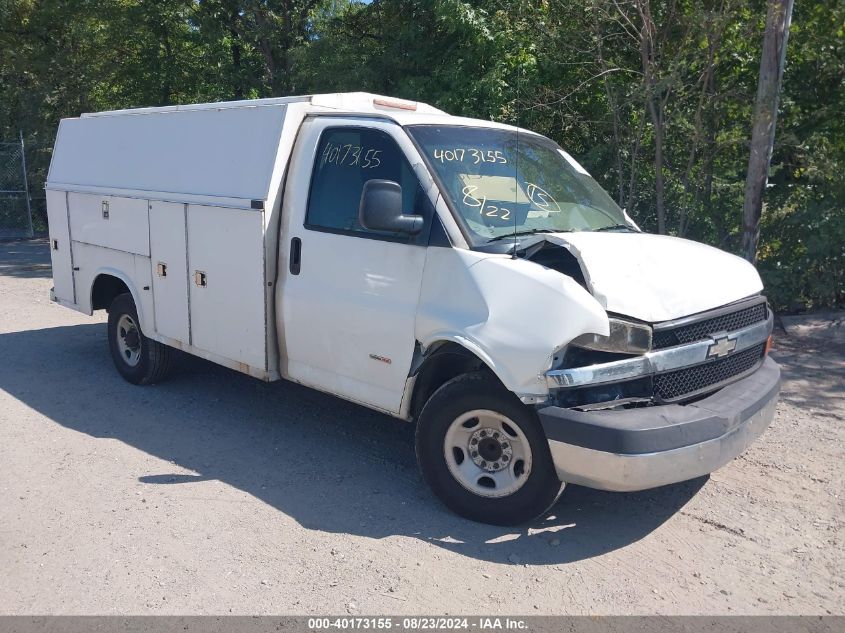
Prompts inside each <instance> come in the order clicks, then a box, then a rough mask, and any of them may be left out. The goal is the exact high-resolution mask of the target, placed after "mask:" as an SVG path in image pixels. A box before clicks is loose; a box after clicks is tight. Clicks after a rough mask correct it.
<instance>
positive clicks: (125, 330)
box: [117, 314, 141, 367]
mask: <svg viewBox="0 0 845 633" xmlns="http://www.w3.org/2000/svg"><path fill="white" fill-rule="evenodd" d="M117 348H118V350H119V351H120V356H121V358H122V359H123V361H124V362H125V363H126V364H127V365H129V366H130V367H135V366H136V365H137V364H138V363H139V362H140V361H141V331H140V330H139V329H138V326H137V325H135V321H134V320H133V319H132V317H131V316H129V315H128V314H122V315H121V316H120V319H118V321H117Z"/></svg>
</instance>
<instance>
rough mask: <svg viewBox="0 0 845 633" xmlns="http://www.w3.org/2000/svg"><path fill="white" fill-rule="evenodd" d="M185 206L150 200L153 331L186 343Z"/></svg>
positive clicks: (187, 309) (186, 271) (187, 339)
mask: <svg viewBox="0 0 845 633" xmlns="http://www.w3.org/2000/svg"><path fill="white" fill-rule="evenodd" d="M185 213H186V205H184V204H180V203H174V202H158V201H155V202H150V254H151V257H150V264H151V266H152V278H153V300H154V303H155V331H156V333H157V334H160V335H161V336H166V337H168V338H171V339H175V340H177V341H179V342H180V343H184V344H190V343H191V338H190V325H189V323H188V319H189V308H188V247H187V227H186V226H185Z"/></svg>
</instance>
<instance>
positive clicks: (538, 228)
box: [46, 93, 779, 523]
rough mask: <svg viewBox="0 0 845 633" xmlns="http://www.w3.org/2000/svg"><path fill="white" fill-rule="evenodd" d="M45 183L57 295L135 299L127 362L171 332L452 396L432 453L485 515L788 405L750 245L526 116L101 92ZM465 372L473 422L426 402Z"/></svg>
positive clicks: (422, 410) (308, 381) (289, 370)
mask: <svg viewBox="0 0 845 633" xmlns="http://www.w3.org/2000/svg"><path fill="white" fill-rule="evenodd" d="M526 148H527V149H526ZM520 157H521V160H522V161H523V164H527V165H528V166H527V167H526V172H525V174H526V175H522V174H521V173H520V171H519V161H520ZM532 160H533V161H536V165H534V166H533V167H532V165H531V164H530V163H531V161H532ZM532 170H533V171H532ZM555 170H559V171H560V173H561V174H565V178H564V177H563V175H561V177H560V178H561V180H560V182H557V181H556V176H555V173H556V172H555ZM511 173H512V174H513V175H509V174H511ZM46 188H47V208H48V216H49V229H50V240H51V249H52V250H51V252H52V261H53V276H54V288H53V290H52V293H51V296H52V298H53V299H54V300H55V301H56V302H58V303H60V304H62V305H64V306H67V307H70V308H73V309H75V310H78V311H80V312H83V313H86V314H92V312H93V310H95V309H110V311H112V312H114V311H115V310H116V311H117V314H116V316H115V321H114V323H112V321H111V318H112V315H111V314H110V337H111V338H110V345H111V346H112V351H113V354H114V355H115V362H116V364H117V366H118V369H119V370H120V371H121V373H122V374H123V375H124V377H126V378H127V379H129V380H131V381H132V382H140V383H143V382H151V381H153V380H157V379H159V378H160V377H162V376H163V374H164V373H165V370H166V367H165V366H164V364H163V363H164V360H163V359H165V357H166V355H167V353H168V350H169V349H170V348H176V349H180V350H182V351H184V352H188V353H191V354H195V355H197V356H200V357H203V358H205V359H208V360H210V361H213V362H216V363H219V364H221V365H224V366H226V367H229V368H231V369H234V370H237V371H240V372H243V373H247V374H249V375H251V376H254V377H256V378H260V379H262V380H268V381H270V380H276V379H279V378H285V379H289V380H293V381H296V382H299V383H302V384H304V385H308V386H311V387H314V388H317V389H320V390H322V391H325V392H328V393H332V394H334V395H337V396H339V397H341V398H345V399H348V400H351V401H354V402H357V403H360V404H362V405H365V406H368V407H371V408H373V409H377V410H380V411H383V412H386V413H389V414H391V415H394V416H396V417H400V418H403V419H408V420H411V419H418V418H420V416H422V419H423V420H425V418H426V415H428V417H429V418H432V419H434V418H438V419H439V418H441V417H442V416H443V415H447V416H453V417H454V420H452V419H450V420H447V421H445V422H443V423H442V424H443V425H444V426H443V428H442V429H440V430H439V431H437V430H433V431H431V433H433V434H434V435H435V436H436V437H435V439H433V440H431V442H433V443H430V444H429V445H428V448H426V446H425V445H421V442H423V443H424V442H425V441H426V440H425V438H422V439H421V438H420V437H419V436H420V433H418V447H417V452H418V455H419V456H420V460H421V465H422V466H423V471H424V474H426V479H427V480H428V481H429V483H431V484H432V486H433V487H434V488H435V490H436V491H437V492H438V494H439V495H440V496H441V498H443V499H444V500H445V501H446V503H447V504H448V505H450V507H452V508H454V509H456V510H457V511H458V512H462V513H464V514H466V515H467V516H471V517H472V518H479V519H481V520H490V521H494V522H500V523H502V522H509V521H511V519H513V520H525V519H526V518H527V517H529V515H531V514H536V513H537V512H539V511H542V510H543V509H544V508H540V509H539V510H538V509H537V508H539V506H538V505H537V504H538V503H539V504H540V505H543V504H546V505H548V502H549V500H550V499H551V501H553V500H554V499H555V498H556V496H557V494H558V490H555V491H553V493H543V494H542V495H540V496H541V497H542V499H541V500H540V501H535V502H534V503H533V505H532V502H531V500H530V499H528V497H530V496H531V495H533V496H534V497H536V496H537V495H538V494H539V493H537V492H536V491H529V490H528V489H529V488H531V486H529V485H526V482H528V481H529V480H530V479H531V476H532V472H536V473H540V472H543V473H545V474H546V475H548V474H549V473H553V474H554V475H556V477H557V479H558V480H560V481H561V482H577V483H581V484H585V485H590V486H593V487H598V488H605V489H613V490H634V489H641V488H647V487H653V486H657V485H663V484H665V483H671V482H675V481H682V480H685V479H689V478H691V477H696V476H699V475H702V474H705V473H708V472H710V471H711V470H713V469H715V468H718V467H719V466H721V465H722V464H724V463H725V462H727V461H728V460H730V459H731V458H732V457H734V456H735V455H736V454H738V453H739V452H740V451H742V450H743V449H744V447H745V446H746V445H747V444H748V443H749V442H750V441H751V440H753V439H754V437H756V436H757V435H759V433H761V432H762V430H763V429H764V428H765V427H766V426H767V425H768V423H769V421H770V420H771V417H772V415H773V409H774V405H775V402H776V398H777V391H778V383H779V370H778V369H777V366H776V365H774V363H773V362H772V361H770V360H768V358H767V357H766V352H767V351H768V346H769V336H770V334H771V324H772V315H771V313H770V311H769V309H768V307H767V305H766V303H765V299H764V298H763V297H762V296H761V295H760V293H761V291H762V284H761V282H760V278H759V276H758V275H757V272H756V271H755V270H754V268H753V267H752V266H751V265H749V264H747V263H746V262H744V261H743V260H741V259H739V258H737V257H735V256H733V255H729V254H727V253H724V252H721V251H718V250H716V249H713V248H711V247H708V246H704V245H701V244H697V243H694V242H690V241H686V240H680V239H677V238H672V237H666V236H656V235H649V234H646V233H642V232H640V231H639V229H638V228H637V227H636V225H634V224H633V222H632V221H631V220H630V218H628V217H627V215H625V214H624V212H623V211H621V210H619V209H618V208H616V207H615V205H613V203H612V201H610V200H609V198H607V199H605V198H606V194H603V192H601V191H600V188H598V185H596V184H595V182H594V181H593V180H592V179H591V178H590V177H589V175H588V174H587V173H586V171H584V170H583V168H582V167H581V166H580V165H579V164H578V163H577V162H576V161H575V160H574V159H572V157H571V156H569V154H567V153H566V152H565V151H563V150H561V149H560V148H557V147H556V146H554V144H553V143H551V141H548V140H547V139H544V138H543V137H541V136H539V135H537V134H534V133H532V132H529V131H527V130H519V131H517V130H516V129H515V128H512V127H509V126H506V125H501V124H496V123H491V122H489V121H478V120H472V119H462V118H458V117H452V116H449V115H447V114H445V113H443V112H441V111H439V110H437V109H435V108H432V107H430V106H426V105H424V104H419V103H414V102H406V101H400V100H395V99H390V98H387V97H379V96H376V95H369V94H365V93H349V94H336V95H314V96H307V97H290V98H278V99H262V100H253V101H242V102H230V103H216V104H201V105H190V106H173V107H163V108H145V109H136V110H124V111H116V112H103V113H96V114H86V115H82V116H81V117H79V118H76V119H65V120H63V121H62V122H61V124H60V127H59V132H58V136H57V139H56V146H55V150H54V155H53V160H52V163H51V166H50V172H49V175H48V179H47V185H46ZM368 196H369V197H368ZM603 196H604V197H603ZM365 198H366V200H365ZM511 199H512V202H508V200H511ZM494 203H495V204H494ZM393 207H396V208H397V209H399V208H400V207H401V211H396V213H394V215H393V216H390V217H388V218H387V219H383V218H382V217H381V216H383V215H385V214H386V213H387V212H386V210H387V209H393ZM476 209H478V212H477V213H476ZM397 214H401V215H397ZM387 215H389V214H387ZM394 216H395V217H394ZM397 218H398V219H397ZM607 218H610V219H607ZM379 222H381V224H379ZM406 227H407V230H406ZM521 229H523V230H521ZM121 295H123V296H124V299H123V300H122V303H119V304H113V303H112V302H113V301H114V300H115V299H116V298H118V297H119V296H121ZM121 306H123V307H122V308H121ZM126 306H128V307H126ZM118 308H120V309H118ZM136 321H137V323H136ZM698 330H700V331H698ZM112 332H113V333H114V334H112ZM661 336H662V337H663V338H664V339H665V338H666V336H669V337H670V339H671V340H669V339H667V340H669V343H670V344H668V345H667V344H661V345H662V346H661V347H660V348H658V347H657V342H658V340H659V339H660V337H661ZM672 336H676V337H677V340H676V339H674V338H671V337H672ZM585 337H586V339H585ZM620 337H621V338H620ZM112 339H113V340H112ZM623 339H624V340H623ZM585 340H586V342H585ZM664 343H665V341H664ZM165 346H166V347H165ZM585 350H586V351H585ZM749 350H750V351H749ZM751 352H753V353H751ZM734 355H736V356H734ZM740 356H741V358H742V361H741V362H740V360H734V359H740ZM573 359H574V360H573ZM579 359H580V360H579ZM145 372H146V373H145ZM678 372H687V373H686V374H683V375H681V374H679V373H678ZM462 374H467V375H469V374H472V376H474V377H475V378H477V381H478V383H477V384H475V383H473V384H471V385H469V386H467V385H462V384H460V380H459V377H460V375H462ZM450 381H452V382H455V381H457V383H456V385H454V386H451V387H450V389H452V390H453V391H454V393H453V394H452V395H451V396H450V401H452V402H455V401H458V400H460V397H461V396H462V394H463V393H464V392H465V391H467V390H468V391H469V392H472V394H475V395H473V396H472V397H475V398H476V400H472V398H471V397H470V395H472V394H470V395H467V398H469V399H468V400H467V402H470V401H472V402H481V403H482V404H483V402H484V399H483V398H481V396H478V393H483V389H487V390H491V389H492V390H498V391H497V393H496V398H502V399H503V400H502V402H505V403H506V404H503V405H502V406H500V407H498V408H496V407H494V406H493V405H492V404H491V405H490V409H489V410H488V408H487V406H486V405H485V406H481V405H479V406H476V405H471V410H470V411H469V412H468V413H467V415H470V414H472V415H474V416H475V417H472V415H470V418H469V422H467V421H466V420H464V421H463V422H461V425H462V426H460V425H458V426H455V423H454V421H455V420H458V419H461V420H463V418H462V417H461V416H462V415H464V414H463V413H461V412H460V411H457V410H456V411H451V412H445V413H443V414H442V415H441V414H438V413H437V410H438V407H439V406H440V405H438V404H437V403H436V402H435V404H432V405H431V406H430V407H429V406H427V405H428V404H430V400H431V399H433V398H436V397H437V394H438V393H439V392H438V390H441V391H442V389H441V388H442V387H444V385H446V383H450ZM470 382H472V381H470ZM450 384H451V383H450ZM660 385H663V386H660ZM667 385H668V386H667ZM687 387H691V388H687ZM661 389H662V390H663V391H660V390H661ZM473 390H474V391H473ZM478 398H481V400H479V399H478ZM506 398H512V399H513V400H512V401H511V400H506ZM491 402H493V401H492V400H491ZM508 403H509V404H508ZM514 403H515V404H514ZM467 406H468V407H470V405H467ZM513 406H515V407H522V408H524V412H523V411H522V410H519V409H509V408H508V407H513ZM427 409H428V414H426V410H427ZM505 409H507V411H505ZM508 411H510V413H508ZM488 414H490V416H492V417H489V419H488V418H486V417H485V416H487V415H488ZM523 415H525V416H527V417H526V418H525V421H524V422H519V420H517V419H516V418H521V417H522V416H523ZM464 417H466V416H465V415H464ZM479 420H480V421H481V422H479ZM485 420H486V421H485ZM437 424H439V422H436V421H431V422H426V423H425V424H424V425H422V427H421V428H423V429H426V428H428V427H429V426H432V428H433V427H435V426H437ZM461 429H464V430H461ZM473 429H475V430H473ZM485 429H486V430H485ZM426 433H427V431H426ZM494 435H495V437H496V438H497V440H496V442H498V443H496V442H493V441H492V440H491V437H492V436H494ZM508 436H509V437H510V439H509V440H508ZM537 437H541V438H542V443H543V446H538V444H537V441H538V440H537ZM501 438H505V439H501ZM506 440H507V441H506ZM546 445H547V446H548V448H547V447H546ZM441 446H442V448H443V450H442V451H439V452H440V453H442V454H441V455H439V456H432V455H431V453H432V452H434V453H437V452H438V450H434V449H432V448H431V447H435V448H437V447H441ZM478 446H483V447H484V450H483V451H482V454H480V455H479V454H478V451H476V450H475V449H476V447H478ZM485 456H487V459H485ZM425 460H435V461H438V460H439V461H438V463H437V464H435V465H429V466H426V464H425V463H423V462H424V461H425ZM440 462H442V463H440ZM515 462H518V463H519V464H521V466H520V465H517V466H516V467H514V463H515ZM545 462H548V463H545ZM493 464H495V468H493ZM448 475H451V476H452V480H454V481H452V480H449V476H448ZM539 477H540V474H535V477H534V478H535V479H536V478H539ZM447 480H448V481H447ZM537 485H538V486H539V485H540V484H537ZM450 486H451V488H450ZM546 487H548V483H547V484H546ZM560 488H561V487H560V486H558V489H560ZM466 495H469V496H466ZM522 497H525V499H523V498H522ZM513 499H517V502H516V506H514V504H513V503H512V500H513ZM509 500H511V501H509ZM476 502H477V503H478V504H479V505H478V507H477V508H476V507H475V506H474V505H473V504H475V503H476ZM509 503H510V504H511V505H510V506H509V505H508V504H509ZM470 506H472V507H470ZM509 512H510V513H509ZM509 517H510V518H509Z"/></svg>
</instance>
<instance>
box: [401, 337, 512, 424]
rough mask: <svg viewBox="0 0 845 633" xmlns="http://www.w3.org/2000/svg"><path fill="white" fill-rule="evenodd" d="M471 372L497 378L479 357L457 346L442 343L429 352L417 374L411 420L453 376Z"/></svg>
mask: <svg viewBox="0 0 845 633" xmlns="http://www.w3.org/2000/svg"><path fill="white" fill-rule="evenodd" d="M473 371H484V372H488V373H489V374H490V375H491V376H493V378H496V379H497V380H498V378H497V377H496V375H495V374H494V373H493V372H492V371H490V368H489V367H487V365H486V364H485V363H484V361H482V360H481V359H480V358H478V356H476V355H475V354H473V353H472V352H470V351H469V350H467V349H466V348H464V347H461V346H460V345H458V344H457V343H451V342H449V343H443V344H442V345H440V346H438V347H437V348H435V349H433V350H431V351H429V352H428V353H427V354H426V356H425V358H424V360H423V361H422V365H420V368H419V369H418V370H417V372H416V376H417V379H416V382H415V383H414V393H413V395H412V396H411V411H410V413H411V417H412V418H413V419H416V418H417V416H418V415H419V414H420V411H422V408H423V406H424V405H425V403H426V402H428V399H429V398H430V397H431V394H433V393H434V392H435V391H437V390H438V389H439V388H440V387H442V386H443V385H444V384H446V383H447V382H448V381H450V380H452V378H455V377H456V376H460V375H461V374H466V373H469V372H473Z"/></svg>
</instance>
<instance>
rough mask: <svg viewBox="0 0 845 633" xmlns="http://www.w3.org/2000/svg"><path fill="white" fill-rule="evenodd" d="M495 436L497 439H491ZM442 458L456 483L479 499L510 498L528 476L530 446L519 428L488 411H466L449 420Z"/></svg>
mask: <svg viewBox="0 0 845 633" xmlns="http://www.w3.org/2000/svg"><path fill="white" fill-rule="evenodd" d="M496 433H497V434H498V437H494V436H493V435H494V434H496ZM473 440H475V442H473ZM488 440H489V441H488ZM482 442H483V443H484V445H483V446H482ZM496 443H497V444H498V449H497V448H496V446H495V444H496ZM482 449H483V450H482ZM443 456H444V458H445V459H446V465H447V466H448V468H449V472H450V473H451V474H452V477H454V478H455V481H457V482H458V483H459V484H461V486H463V487H464V488H466V489H467V490H469V491H470V492H471V493H473V494H475V495H478V496H480V497H486V498H498V497H506V496H508V495H512V494H513V493H515V492H516V491H517V490H519V489H520V488H522V486H524V485H525V482H526V481H528V477H529V475H530V474H531V445H530V444H529V443H528V438H526V437H525V434H524V433H523V432H522V429H520V428H519V426H518V425H517V424H515V423H514V422H513V420H511V419H510V418H508V417H507V416H505V415H502V414H501V413H498V412H496V411H490V410H487V409H473V410H472V411H467V412H466V413H463V414H461V415H459V416H458V417H457V418H455V419H454V420H453V421H452V423H451V424H450V425H449V428H448V429H447V430H446V436H445V438H444V440H443Z"/></svg>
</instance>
